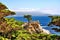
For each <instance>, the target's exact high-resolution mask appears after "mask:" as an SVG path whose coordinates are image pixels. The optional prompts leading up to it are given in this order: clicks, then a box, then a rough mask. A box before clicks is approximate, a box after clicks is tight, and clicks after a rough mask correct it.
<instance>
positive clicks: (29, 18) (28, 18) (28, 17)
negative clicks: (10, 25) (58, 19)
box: [24, 15, 32, 22]
mask: <svg viewBox="0 0 60 40" xmlns="http://www.w3.org/2000/svg"><path fill="white" fill-rule="evenodd" d="M24 18H26V19H27V20H28V22H30V21H31V20H32V16H31V15H24Z"/></svg>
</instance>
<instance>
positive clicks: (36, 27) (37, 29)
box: [22, 21, 50, 34]
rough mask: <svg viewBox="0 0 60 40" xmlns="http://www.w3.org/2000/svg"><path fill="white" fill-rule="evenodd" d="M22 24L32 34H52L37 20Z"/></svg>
mask: <svg viewBox="0 0 60 40" xmlns="http://www.w3.org/2000/svg"><path fill="white" fill-rule="evenodd" d="M22 26H23V27H24V29H26V30H28V31H29V32H30V33H31V34H32V33H44V34H50V32H49V31H48V30H46V29H43V28H42V26H40V23H39V22H37V21H33V22H30V23H24V24H23V25H22Z"/></svg>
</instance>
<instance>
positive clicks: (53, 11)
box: [12, 8, 60, 15]
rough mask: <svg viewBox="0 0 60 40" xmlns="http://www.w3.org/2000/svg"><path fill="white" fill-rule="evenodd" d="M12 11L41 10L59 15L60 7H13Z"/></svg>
mask: <svg viewBox="0 0 60 40" xmlns="http://www.w3.org/2000/svg"><path fill="white" fill-rule="evenodd" d="M12 11H16V12H33V11H35V12H42V13H46V14H51V15H60V14H59V13H60V9H58V8H41V9H40V8H20V9H15V10H12Z"/></svg>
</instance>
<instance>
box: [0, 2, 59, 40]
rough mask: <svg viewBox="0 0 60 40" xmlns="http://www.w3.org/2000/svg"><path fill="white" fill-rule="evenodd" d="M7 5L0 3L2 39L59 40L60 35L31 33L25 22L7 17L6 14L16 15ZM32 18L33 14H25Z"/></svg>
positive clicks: (29, 18)
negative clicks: (24, 25)
mask: <svg viewBox="0 0 60 40" xmlns="http://www.w3.org/2000/svg"><path fill="white" fill-rule="evenodd" d="M6 9H7V7H6V6H5V5H4V4H2V3H0V40H59V39H60V36H57V35H52V34H50V35H47V34H43V33H39V34H37V33H34V34H30V33H29V32H28V31H27V30H25V29H24V27H22V24H24V22H22V21H17V20H15V19H14V18H6V16H9V15H12V14H13V15H14V14H15V12H12V11H10V10H8V9H7V10H6ZM24 17H25V18H27V19H28V21H30V20H31V16H30V15H27V16H24Z"/></svg>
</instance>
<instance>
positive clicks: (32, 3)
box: [0, 0, 60, 15]
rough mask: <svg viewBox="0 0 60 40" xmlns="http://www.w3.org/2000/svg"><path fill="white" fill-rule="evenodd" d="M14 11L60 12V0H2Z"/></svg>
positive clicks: (0, 0)
mask: <svg viewBox="0 0 60 40" xmlns="http://www.w3.org/2000/svg"><path fill="white" fill-rule="evenodd" d="M0 2H2V3H4V4H5V5H6V6H7V7H8V8H9V9H10V10H13V11H22V12H26V11H27V12H29V11H38V12H43V13H48V14H52V15H53V14H59V13H60V0H0Z"/></svg>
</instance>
